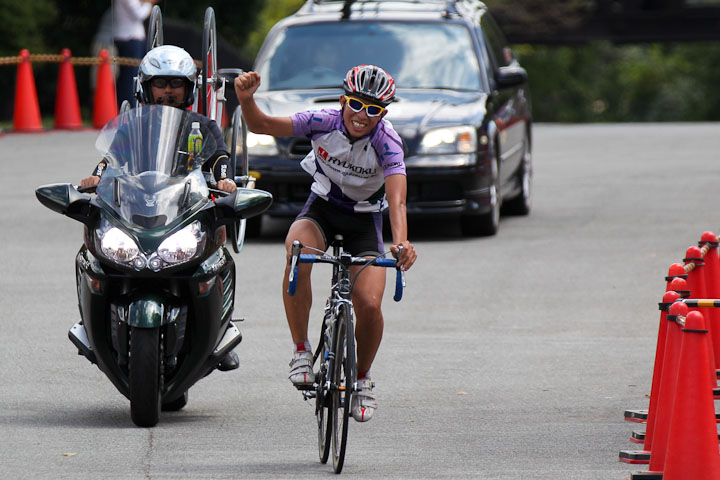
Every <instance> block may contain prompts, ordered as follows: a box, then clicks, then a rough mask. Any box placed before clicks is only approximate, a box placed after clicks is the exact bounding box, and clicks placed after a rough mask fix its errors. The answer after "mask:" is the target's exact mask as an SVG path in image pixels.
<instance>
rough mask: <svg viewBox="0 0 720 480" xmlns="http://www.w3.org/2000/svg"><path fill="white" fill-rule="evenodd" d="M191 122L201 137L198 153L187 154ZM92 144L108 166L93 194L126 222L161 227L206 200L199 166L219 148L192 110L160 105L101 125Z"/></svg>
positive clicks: (204, 120) (206, 192)
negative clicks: (97, 135) (195, 125)
mask: <svg viewBox="0 0 720 480" xmlns="http://www.w3.org/2000/svg"><path fill="white" fill-rule="evenodd" d="M193 122H199V123H200V131H201V133H202V136H203V138H202V149H201V150H200V152H199V153H194V154H191V153H188V137H189V134H190V130H191V129H192V123H193ZM95 146H96V148H97V149H98V150H99V151H100V153H101V155H102V156H103V158H104V160H105V161H106V162H107V167H106V170H105V172H104V173H103V175H102V177H101V179H100V183H99V184H98V186H97V190H96V191H97V196H98V198H99V199H100V200H101V201H102V202H103V203H104V204H105V205H107V207H108V208H110V209H111V210H113V211H114V212H116V213H117V214H118V215H119V216H120V217H121V218H122V219H124V220H125V221H127V222H128V223H130V224H133V225H137V226H140V227H143V228H159V227H162V226H165V225H168V224H170V223H172V222H173V220H175V219H176V218H178V217H180V216H181V215H183V214H184V213H185V212H186V211H188V210H190V209H192V208H193V207H195V206H196V205H198V204H201V203H203V204H204V203H205V202H208V196H209V190H208V186H207V183H206V182H205V178H204V176H203V174H202V170H201V168H202V165H203V163H205V161H206V160H207V159H208V158H210V156H212V154H213V153H215V150H216V147H217V144H216V142H215V139H214V136H213V135H212V133H211V132H210V130H209V128H208V127H207V119H203V118H202V116H201V115H199V114H197V113H195V112H191V111H188V110H182V109H179V108H175V107H168V106H162V105H146V106H141V107H139V108H135V109H131V110H128V111H127V112H125V113H123V114H121V115H119V116H117V117H115V118H114V119H112V120H111V121H110V122H109V123H108V124H107V125H105V127H104V128H103V129H102V131H101V132H100V135H99V137H98V139H97V141H96V142H95Z"/></svg>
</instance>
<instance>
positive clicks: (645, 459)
mask: <svg viewBox="0 0 720 480" xmlns="http://www.w3.org/2000/svg"><path fill="white" fill-rule="evenodd" d="M679 298H680V295H678V294H677V292H665V295H663V301H662V303H661V304H660V312H661V313H660V327H659V328H658V340H657V347H656V349H655V367H654V368H653V377H652V387H651V389H650V406H649V407H648V409H647V417H646V418H647V427H646V432H645V434H644V435H643V438H644V449H643V450H621V451H620V454H619V459H620V461H621V462H624V463H633V464H641V463H649V462H650V452H651V451H652V439H653V432H654V427H655V417H656V415H657V403H658V396H659V395H658V392H659V390H660V378H661V377H662V371H663V363H664V361H665V342H666V339H667V330H668V328H670V327H669V323H668V321H667V312H668V310H669V309H670V306H671V305H673V303H674V302H675V301H676V300H678V299H679ZM676 308H677V307H676ZM626 415H627V412H626ZM636 437H637V433H635V432H633V435H632V436H631V437H630V441H632V442H635V443H640V442H638V441H636V440H635V439H634V438H636Z"/></svg>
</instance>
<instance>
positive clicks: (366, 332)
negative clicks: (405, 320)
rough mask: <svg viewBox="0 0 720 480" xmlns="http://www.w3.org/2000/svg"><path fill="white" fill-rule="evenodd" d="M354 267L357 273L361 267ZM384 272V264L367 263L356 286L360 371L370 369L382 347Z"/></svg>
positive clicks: (355, 302) (355, 299) (356, 334)
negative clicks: (372, 265) (372, 264)
mask: <svg viewBox="0 0 720 480" xmlns="http://www.w3.org/2000/svg"><path fill="white" fill-rule="evenodd" d="M351 268H352V270H353V274H355V273H356V272H357V270H358V269H359V268H360V267H351ZM385 275H386V272H385V269H384V268H382V267H368V268H366V269H365V270H363V271H362V273H361V274H360V275H359V276H358V277H357V279H356V280H355V286H354V287H353V293H352V300H353V307H354V310H355V319H356V325H355V339H356V342H357V369H358V372H366V371H368V370H370V366H371V365H372V363H373V360H375V354H376V353H377V351H378V349H379V348H380V341H381V340H382V335H383V327H384V325H385V324H384V320H383V315H382V310H381V308H380V307H381V304H382V297H383V292H384V291H385Z"/></svg>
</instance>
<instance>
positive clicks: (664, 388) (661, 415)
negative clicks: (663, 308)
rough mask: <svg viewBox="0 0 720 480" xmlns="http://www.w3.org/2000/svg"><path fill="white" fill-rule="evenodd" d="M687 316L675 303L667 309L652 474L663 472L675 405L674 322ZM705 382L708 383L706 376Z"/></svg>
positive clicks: (677, 348)
mask: <svg viewBox="0 0 720 480" xmlns="http://www.w3.org/2000/svg"><path fill="white" fill-rule="evenodd" d="M687 313H688V307H687V305H685V304H684V303H681V302H676V303H674V304H673V305H672V306H671V307H670V312H669V313H668V316H667V320H668V332H667V340H666V345H665V363H664V365H663V373H662V378H661V379H660V387H659V390H658V395H659V397H658V403H657V415H656V417H655V430H654V434H653V439H652V442H653V445H652V452H651V454H650V465H649V468H648V470H650V471H651V472H662V471H663V465H664V464H665V453H666V450H667V442H668V437H669V430H670V419H671V418H672V413H673V404H674V402H675V390H676V388H677V378H678V361H679V358H680V345H681V341H682V337H681V333H682V332H681V329H680V325H678V324H677V323H676V321H675V320H676V319H677V318H678V317H680V316H685V315H687ZM705 372H707V370H703V373H705ZM705 378H706V379H707V376H706V377H705ZM705 388H706V389H707V390H708V392H711V390H710V388H709V387H708V384H707V381H706V382H705ZM716 440H717V439H716Z"/></svg>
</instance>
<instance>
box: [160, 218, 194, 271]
mask: <svg viewBox="0 0 720 480" xmlns="http://www.w3.org/2000/svg"><path fill="white" fill-rule="evenodd" d="M204 246H205V232H203V231H202V229H201V228H200V222H197V221H196V222H193V223H191V224H190V225H188V226H187V227H185V228H183V229H182V230H180V231H178V232H175V233H173V234H172V235H170V236H169V237H168V238H166V239H165V240H163V241H162V243H161V244H160V246H159V247H158V249H157V254H158V256H159V257H160V258H161V259H162V260H163V261H164V262H166V263H168V264H170V265H176V264H178V263H183V262H187V261H188V260H192V259H193V258H194V257H195V256H196V255H197V253H198V252H200V251H202V250H203V247H204Z"/></svg>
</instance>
